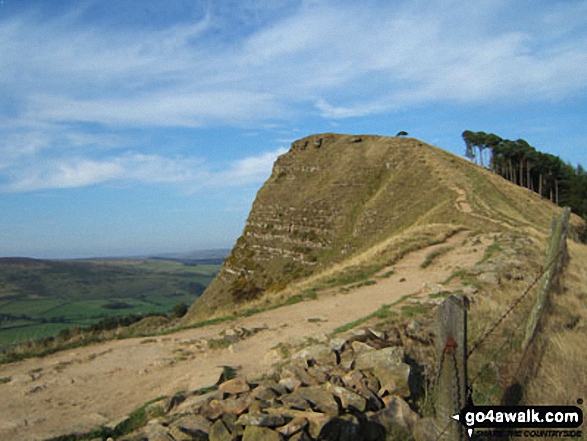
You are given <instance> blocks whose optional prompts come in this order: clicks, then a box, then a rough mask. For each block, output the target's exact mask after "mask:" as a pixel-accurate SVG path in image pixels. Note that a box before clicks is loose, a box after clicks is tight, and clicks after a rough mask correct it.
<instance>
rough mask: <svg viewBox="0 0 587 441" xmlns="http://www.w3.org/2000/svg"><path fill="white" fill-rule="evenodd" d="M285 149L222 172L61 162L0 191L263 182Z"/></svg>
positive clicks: (133, 162)
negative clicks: (117, 185)
mask: <svg viewBox="0 0 587 441" xmlns="http://www.w3.org/2000/svg"><path fill="white" fill-rule="evenodd" d="M284 152H285V149H283V148H280V149H277V150H275V151H269V152H263V153H262V154H260V155H256V156H250V157H247V158H243V159H239V160H236V161H234V162H232V163H229V164H228V165H225V166H224V167H222V168H220V169H218V168H217V167H216V168H215V167H212V166H211V165H210V164H207V163H205V162H204V161H203V160H201V159H198V158H194V157H174V158H169V157H164V156H162V155H158V154H151V155H145V154H141V153H126V154H124V155H121V156H112V157H107V158H104V159H87V158H84V157H73V158H61V159H53V160H49V161H41V162H35V163H32V164H29V163H27V164H26V165H24V164H21V165H20V166H18V167H13V168H11V169H10V170H9V171H8V173H6V178H7V179H6V182H4V184H1V185H0V192H3V193H9V192H31V191H38V190H50V189H63V188H76V187H85V186H90V185H97V184H106V183H108V184H169V185H175V186H176V187H177V188H178V189H180V190H182V191H184V192H194V191H198V190H201V189H203V188H210V187H214V188H219V187H233V186H240V185H244V184H252V183H254V184H259V183H262V182H263V181H264V180H266V179H267V177H268V176H269V175H270V173H271V167H272V165H273V163H274V162H275V159H276V158H277V156H279V155H281V154H283V153H284Z"/></svg>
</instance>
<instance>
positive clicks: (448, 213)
mask: <svg viewBox="0 0 587 441" xmlns="http://www.w3.org/2000/svg"><path fill="white" fill-rule="evenodd" d="M558 210H559V209H558V207H556V206H555V205H554V204H552V203H550V202H548V201H545V200H542V199H540V197H539V196H538V195H536V194H535V193H533V192H530V191H529V190H526V189H524V188H520V187H518V186H516V185H514V184H511V183H510V182H508V181H506V180H505V179H503V178H501V177H500V176H497V175H495V174H494V173H492V172H490V171H489V170H487V169H485V168H482V167H480V166H478V165H476V164H473V163H471V162H469V161H467V160H465V159H464V158H460V157H458V156H455V155H453V154H451V153H449V152H446V151H444V150H442V149H440V148H437V147H434V146H431V145H428V144H426V143H424V142H422V141H420V140H418V139H414V138H400V137H386V136H376V135H343V134H334V133H324V134H316V135H311V136H308V137H305V138H302V139H300V140H297V141H295V142H293V143H292V145H291V148H290V150H289V151H288V152H287V153H285V154H283V155H281V156H280V157H279V158H278V159H277V160H276V161H275V164H274V166H273V171H272V173H271V176H270V177H269V179H268V180H267V181H266V182H265V184H264V185H263V186H262V187H261V189H260V190H259V192H258V194H257V197H256V199H255V201H254V203H253V206H252V209H251V212H250V214H249V217H248V219H247V222H246V226H245V228H244V231H243V234H242V235H241V237H240V238H239V239H238V241H237V243H236V245H235V246H234V248H233V249H232V251H231V253H230V255H229V256H228V258H227V259H226V260H225V262H224V265H223V268H222V270H221V272H220V273H219V275H218V276H217V277H216V278H215V279H214V281H213V282H212V283H211V285H210V286H209V287H208V289H207V290H206V291H205V292H204V294H203V295H202V297H200V298H199V299H198V300H197V301H196V302H195V304H194V305H193V306H192V308H191V309H190V311H189V312H188V314H187V316H186V319H185V321H186V322H193V321H197V320H202V319H205V318H209V317H210V316H214V315H218V314H223V313H227V312H231V311H233V310H235V309H238V308H239V307H240V306H239V305H241V304H246V303H247V302H251V301H256V300H257V299H259V298H270V297H272V296H275V295H277V294H278V293H281V292H283V291H284V290H287V288H288V287H291V286H292V284H294V283H297V282H300V281H302V280H305V279H308V278H311V277H315V276H316V275H317V274H320V273H322V272H324V271H326V270H328V269H329V268H332V267H333V266H336V265H340V264H341V263H342V262H347V261H349V262H350V261H352V259H353V258H354V257H356V256H358V255H360V254H361V253H364V252H365V251H367V250H369V249H371V248H373V247H376V246H377V245H378V244H381V243H382V242H385V241H386V240H388V239H390V238H394V237H399V236H401V235H402V234H403V233H404V232H406V231H408V230H411V229H416V230H414V231H412V233H413V234H415V235H416V236H421V235H422V234H424V233H422V232H421V231H420V230H418V229H424V231H426V229H431V228H432V229H434V234H430V236H431V238H429V239H430V240H440V239H439V237H440V238H442V237H446V236H447V235H450V234H451V231H454V230H455V229H468V230H480V231H484V232H497V231H505V230H511V229H514V228H515V229H524V228H531V229H535V230H537V231H538V232H540V233H541V234H547V233H548V229H549V227H550V222H551V219H552V216H553V215H554V214H555V213H557V212H558ZM574 222H575V223H576V224H579V223H580V221H579V220H578V218H574ZM406 240H408V241H409V240H411V239H409V238H408V239H406ZM428 243H430V242H428ZM396 245H397V244H396ZM425 245H426V243H424V242H423V243H422V244H421V246H425ZM387 251H390V250H387ZM382 254H383V255H385V254H386V253H385V252H383V253H382ZM387 254H389V253H387ZM386 258H387V259H390V257H389V256H387V257H386ZM396 258H397V256H396ZM380 263H381V264H383V263H386V262H380ZM387 263H388V262H387Z"/></svg>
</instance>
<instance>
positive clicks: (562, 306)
mask: <svg viewBox="0 0 587 441" xmlns="http://www.w3.org/2000/svg"><path fill="white" fill-rule="evenodd" d="M569 253H570V256H571V260H570V262H569V265H568V267H567V270H566V271H565V277H564V290H563V292H561V293H557V294H554V295H552V296H551V300H552V306H551V311H552V312H551V313H550V314H549V316H548V319H547V321H546V325H545V327H544V329H543V330H542V337H543V343H544V354H543V357H542V360H541V363H540V365H539V366H538V372H537V375H536V377H535V379H534V380H533V381H531V383H530V384H529V385H528V387H527V392H526V400H525V401H526V402H528V403H531V404H544V405H547V404H560V405H563V404H564V405H576V403H577V399H579V398H582V399H584V400H585V399H587V351H586V350H585V349H586V343H585V342H587V246H586V245H581V244H577V243H574V242H569Z"/></svg>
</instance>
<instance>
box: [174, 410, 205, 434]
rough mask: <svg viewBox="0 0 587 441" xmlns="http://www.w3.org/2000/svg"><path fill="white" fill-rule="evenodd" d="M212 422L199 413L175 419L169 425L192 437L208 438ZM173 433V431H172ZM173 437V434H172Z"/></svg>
mask: <svg viewBox="0 0 587 441" xmlns="http://www.w3.org/2000/svg"><path fill="white" fill-rule="evenodd" d="M211 426H212V423H210V421H208V420H207V419H206V418H204V417H203V416H201V415H194V414H191V415H186V416H183V417H181V418H180V419H178V420H177V421H175V422H174V423H173V424H172V425H171V427H172V428H175V429H177V430H180V431H181V432H183V433H186V434H188V435H190V436H191V437H193V438H196V439H198V437H199V438H201V439H202V440H203V439H204V437H205V438H206V439H207V438H208V433H209V432H210V427H211ZM172 435H173V433H172ZM173 436H174V437H175V435H173Z"/></svg>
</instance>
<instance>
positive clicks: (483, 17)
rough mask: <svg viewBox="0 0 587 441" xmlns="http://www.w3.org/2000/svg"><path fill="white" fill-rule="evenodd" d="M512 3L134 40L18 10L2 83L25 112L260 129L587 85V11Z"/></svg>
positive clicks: (331, 12)
mask: <svg viewBox="0 0 587 441" xmlns="http://www.w3.org/2000/svg"><path fill="white" fill-rule="evenodd" d="M263 4H264V3H263V2H257V3H256V4H255V5H254V7H253V8H249V9H250V11H249V13H251V11H257V12H255V13H258V11H261V10H263ZM511 5H512V2H505V1H493V2H489V1H473V2H466V3H463V2H454V1H450V2H438V3H430V2H422V1H413V2H410V3H394V4H389V3H387V2H368V3H366V4H364V5H363V4H362V5H360V6H359V5H357V4H353V3H350V2H348V3H333V2H305V3H302V5H301V6H299V7H297V8H293V7H292V8H290V9H288V11H289V12H288V15H284V12H283V11H281V12H280V13H279V14H278V15H277V18H276V19H275V20H274V21H269V20H268V18H267V15H266V14H265V15H264V17H265V18H264V20H261V22H262V24H263V25H262V26H261V27H258V28H253V29H248V32H247V33H242V35H240V37H239V38H237V37H235V36H234V35H231V38H232V39H231V40H229V41H225V40H222V39H218V38H216V37H215V34H214V32H215V31H217V30H218V26H220V22H221V21H222V17H218V16H215V15H214V13H211V12H210V13H208V14H207V15H206V16H204V17H203V18H202V19H201V20H200V21H199V22H196V23H193V24H182V25H177V26H174V27H171V28H169V29H165V30H157V31H152V30H142V31H141V30H139V31H136V32H128V31H125V30H123V29H102V28H99V27H96V26H93V25H92V24H86V23H78V22H76V21H75V17H76V15H75V14H73V18H72V17H68V18H67V19H53V20H52V21H43V20H42V19H39V18H38V17H37V16H35V15H23V16H20V17H15V18H11V19H9V18H5V19H4V20H2V23H1V26H0V29H1V30H0V59H2V60H4V61H3V69H2V70H1V72H0V79H1V80H2V82H3V83H4V84H5V89H6V91H7V92H6V93H7V94H9V95H11V96H12V97H13V98H14V99H15V100H17V101H18V102H19V105H20V107H21V108H22V111H21V113H20V114H21V117H22V118H25V119H37V120H41V121H72V120H73V121H92V122H98V123H103V124H114V125H128V124H130V125H139V126H140V125H164V126H175V125H177V126H196V127H197V126H202V125H210V124H230V125H234V124H237V125H239V124H250V125H257V124H259V123H262V122H264V121H267V120H270V119H272V118H275V117H279V118H287V117H288V116H290V115H291V111H292V110H293V109H294V108H298V109H299V108H300V106H306V109H311V107H312V106H313V105H314V104H315V103H320V105H319V106H318V109H319V110H320V111H322V114H323V115H324V116H326V117H335V118H336V117H348V116H354V115H356V114H365V113H366V114H368V113H379V112H383V111H387V110H389V109H393V108H394V107H397V106H393V105H388V106H386V105H385V104H384V103H385V102H388V103H398V102H399V103H401V105H402V106H409V105H411V104H414V103H417V104H419V103H421V102H422V101H435V100H447V99H448V100H457V101H476V100H493V99H503V98H507V97H511V96H512V93H513V94H515V96H516V97H517V98H519V99H528V98H530V99H533V98H535V92H536V91H537V90H538V91H540V92H541V93H544V94H545V95H546V97H547V98H549V99H550V98H552V97H553V96H558V95H560V94H570V93H574V92H576V91H579V90H580V91H583V90H584V89H585V84H586V83H587V67H585V66H587V63H585V62H584V61H585V58H586V57H587V36H586V35H585V31H584V28H582V27H580V26H578V25H575V26H573V30H574V32H573V33H572V34H568V33H566V34H561V32H560V31H558V28H559V27H560V26H561V23H564V20H565V18H567V19H569V20H570V22H571V23H575V24H576V21H577V8H579V9H581V8H583V9H584V5H582V6H581V4H578V6H576V7H575V8H571V7H568V6H567V7H562V6H561V7H558V6H557V4H552V5H550V6H548V5H547V6H544V4H541V5H540V6H539V7H536V8H531V7H530V6H529V5H525V4H524V3H521V6H520V7H519V8H518V9H517V10H515V9H514V8H513V7H512V6H511ZM526 9H527V10H526ZM491 24H493V25H491ZM532 25H535V28H533V27H532ZM225 26H226V25H225ZM545 35H546V36H550V38H548V37H545ZM325 103H329V104H328V105H326V104H325ZM357 103H359V104H357ZM306 111H307V110H306Z"/></svg>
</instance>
